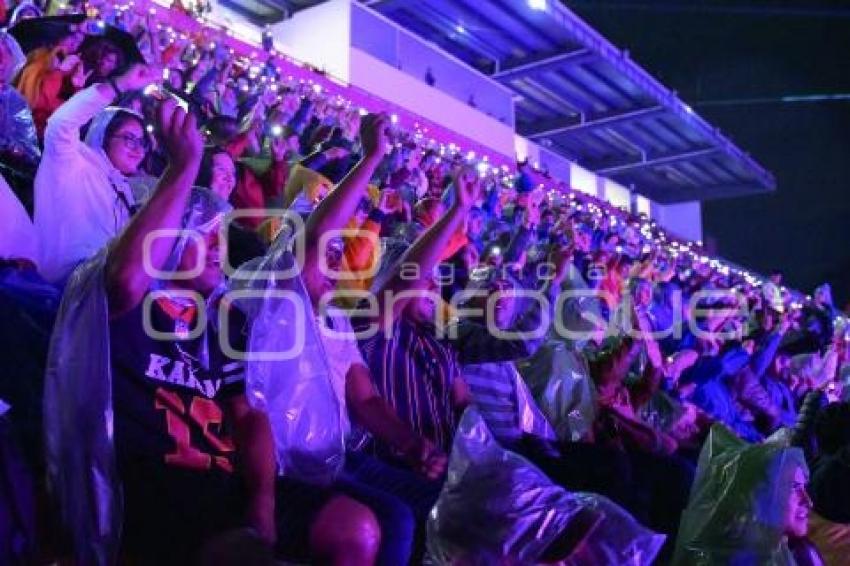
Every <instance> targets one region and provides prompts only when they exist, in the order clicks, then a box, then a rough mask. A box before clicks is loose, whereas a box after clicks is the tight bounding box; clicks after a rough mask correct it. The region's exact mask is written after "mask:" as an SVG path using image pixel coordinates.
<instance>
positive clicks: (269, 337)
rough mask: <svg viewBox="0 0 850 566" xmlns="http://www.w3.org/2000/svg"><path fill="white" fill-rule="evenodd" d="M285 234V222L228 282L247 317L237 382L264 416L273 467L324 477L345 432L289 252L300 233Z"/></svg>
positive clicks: (337, 462)
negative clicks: (245, 353) (241, 378)
mask: <svg viewBox="0 0 850 566" xmlns="http://www.w3.org/2000/svg"><path fill="white" fill-rule="evenodd" d="M292 234H293V230H292V229H291V227H290V226H286V227H285V228H284V230H283V232H281V234H280V235H279V236H278V237H277V239H276V240H275V241H274V242H273V243H272V245H271V247H270V248H269V251H268V252H267V253H266V255H265V256H263V257H261V258H257V259H255V260H252V261H250V262H248V263H246V264H245V265H243V266H242V267H240V268H239V269H238V270H237V272H236V273H235V274H234V275H233V277H232V278H231V288H232V289H233V290H234V291H236V292H237V293H245V294H246V295H247V294H250V298H247V297H243V298H242V299H239V298H237V299H236V300H235V301H234V302H235V304H236V305H237V307H239V308H240V309H241V310H243V311H244V312H245V313H246V314H247V315H248V317H249V318H250V319H251V333H250V337H249V339H248V350H249V352H251V356H252V360H249V361H248V362H247V363H246V364H245V386H246V390H247V395H248V400H249V401H250V402H251V404H252V405H253V406H255V407H257V408H259V409H262V410H263V411H265V412H266V414H268V416H269V421H270V422H271V428H272V432H273V434H274V439H275V446H276V450H277V458H278V464H279V466H280V471H281V473H282V474H283V475H285V476H287V477H291V478H295V479H299V480H301V481H305V482H309V483H314V484H324V485H326V484H329V483H331V482H332V481H333V480H334V478H335V477H336V476H337V474H338V473H339V472H340V471H341V470H342V466H343V463H344V461H345V432H344V428H343V423H342V422H341V419H340V408H339V400H338V399H337V397H336V394H335V393H334V389H333V385H332V381H331V370H330V367H329V365H328V359H327V356H326V355H325V351H324V346H323V345H322V340H321V337H320V335H319V332H320V331H321V330H320V329H319V328H318V327H317V324H316V317H315V316H314V315H313V307H312V303H311V301H310V296H309V295H308V293H307V290H306V288H305V287H304V283H303V282H302V281H301V276H300V268H299V266H298V263H297V261H296V258H295V255H294V254H293V247H292V246H293V245H294V242H295V238H297V237H302V236H303V235H301V234H299V235H297V236H295V237H293V235H292ZM231 294H232V293H231ZM238 296H239V295H238V294H237V295H236V297H238Z"/></svg>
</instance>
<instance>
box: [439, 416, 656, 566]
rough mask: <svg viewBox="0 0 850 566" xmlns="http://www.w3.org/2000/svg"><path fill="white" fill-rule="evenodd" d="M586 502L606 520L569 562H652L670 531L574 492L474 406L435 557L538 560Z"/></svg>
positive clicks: (463, 427)
mask: <svg viewBox="0 0 850 566" xmlns="http://www.w3.org/2000/svg"><path fill="white" fill-rule="evenodd" d="M585 508H591V509H594V510H597V511H599V512H601V516H602V520H601V522H600V524H599V525H598V526H597V528H596V530H595V531H592V532H591V534H590V535H589V536H588V537H587V538H585V540H584V542H583V543H582V545H581V546H580V547H579V549H577V550H576V551H575V552H574V553H573V554H572V555H571V557H570V559H569V560H572V562H567V563H568V564H576V565H578V564H620V565H635V566H642V565H645V564H646V565H648V564H651V563H652V560H653V559H654V558H655V556H656V554H657V553H658V550H659V549H660V548H661V545H662V544H663V542H664V536H663V535H659V534H656V533H653V532H652V531H649V530H647V529H645V528H644V527H642V526H640V525H639V524H638V523H637V522H635V521H634V519H632V518H631V517H630V516H629V515H628V513H626V512H625V511H623V510H621V509H620V508H619V507H617V506H616V505H615V504H614V503H612V502H610V501H609V500H608V499H606V498H604V497H601V496H598V495H594V494H589V493H576V494H573V493H569V492H567V491H566V490H565V489H563V488H562V487H559V486H557V485H555V484H553V483H552V481H551V480H550V479H549V478H548V477H546V475H545V474H543V472H541V471H540V470H538V469H537V468H535V467H534V466H533V465H532V464H531V463H530V462H528V461H527V460H525V459H524V458H522V457H521V456H519V455H517V454H514V453H513V452H510V451H507V450H504V449H503V448H501V447H500V446H499V445H498V443H497V442H496V440H495V439H494V438H493V436H492V435H491V433H490V431H489V430H488V429H487V426H486V424H485V423H484V420H483V419H482V418H481V415H480V414H479V413H478V411H477V410H475V409H474V408H470V409H467V410H466V412H465V413H464V415H463V418H462V419H461V422H460V426H459V427H458V430H457V433H456V435H455V440H454V445H453V448H452V454H451V458H450V461H449V469H448V478H447V480H446V484H445V486H444V487H443V491H442V492H441V494H440V498H439V500H438V501H437V503H436V505H435V506H434V508H433V509H432V511H431V514H430V516H429V519H428V524H427V535H428V537H427V549H428V553H429V560H430V561H431V563H433V564H438V565H461V564H462V565H479V564H480V565H485V564H486V565H491V564H503V565H509V564H510V565H514V564H516V565H520V564H522V565H527V564H535V563H537V561H538V559H539V558H540V556H541V554H542V553H543V552H544V551H545V550H546V549H547V548H548V547H549V546H550V545H551V544H552V543H553V542H555V541H556V540H557V539H558V537H559V535H560V534H561V533H562V532H563V531H564V529H565V528H566V527H567V525H568V524H569V522H570V521H571V520H572V519H573V518H574V517H576V515H577V514H578V513H579V512H580V511H582V510H583V509H585Z"/></svg>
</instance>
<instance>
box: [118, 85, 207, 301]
mask: <svg viewBox="0 0 850 566" xmlns="http://www.w3.org/2000/svg"><path fill="white" fill-rule="evenodd" d="M159 129H160V132H161V135H162V139H163V142H164V145H165V148H166V150H167V152H168V156H169V159H170V162H169V164H168V168H167V169H166V170H165V173H164V174H163V176H162V178H161V179H160V181H159V184H158V185H157V188H156V190H155V191H154V193H153V196H151V198H150V200H148V202H147V203H145V206H144V207H142V209H141V210H140V211H139V212H138V213H137V214H136V215H135V216H134V217H133V219H132V220H131V221H130V223H129V224H128V225H127V228H126V229H125V230H124V232H123V233H122V234H121V235H120V236H119V237H118V238H117V240H116V241H115V242H114V243H113V244H112V245H111V247H110V249H109V255H108V256H107V260H106V290H107V296H108V299H109V313H110V316H111V317H113V318H114V317H117V316H119V315H121V314H123V313H125V312H127V311H129V310H131V309H132V308H134V307H135V306H136V305H138V304H139V302H140V301H141V300H142V299H143V298H144V295H145V293H146V292H147V290H148V288H149V287H150V284H151V275H150V274H149V273H148V272H147V271H146V269H145V264H144V241H145V238H146V237H147V236H148V234H150V233H151V232H153V231H154V230H172V231H174V235H171V236H163V237H161V238H157V239H156V240H155V241H154V243H153V245H151V246H150V258H149V265H151V266H152V267H153V268H155V269H158V270H161V269H162V268H163V267H164V265H165V262H166V261H167V260H168V256H169V255H170V254H171V250H172V248H173V247H174V243H175V240H176V238H175V236H176V233H177V231H179V230H180V229H181V228H182V220H183V213H184V211H185V210H186V205H187V203H188V201H189V195H190V193H191V190H192V185H193V184H194V181H195V177H197V175H198V168H199V167H200V164H201V156H202V155H203V139H202V138H201V134H200V132H199V131H198V127H197V123H196V121H195V117H194V116H193V115H191V114H188V115H187V114H186V113H185V112H184V111H183V110H182V109H180V108H177V107H176V104H175V103H174V101H171V100H169V101H166V102H164V103H163V104H162V106H161V107H160V109H159Z"/></svg>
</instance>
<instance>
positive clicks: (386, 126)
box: [360, 113, 391, 158]
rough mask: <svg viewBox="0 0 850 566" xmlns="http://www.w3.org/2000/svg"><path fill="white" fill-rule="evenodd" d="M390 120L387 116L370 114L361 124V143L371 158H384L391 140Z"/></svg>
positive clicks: (365, 152)
mask: <svg viewBox="0 0 850 566" xmlns="http://www.w3.org/2000/svg"><path fill="white" fill-rule="evenodd" d="M390 124H391V122H390V118H389V116H387V115H386V114H383V113H381V114H368V115H366V116H364V117H363V120H361V122H360V142H361V143H362V144H363V152H364V154H365V155H366V156H369V157H379V158H380V157H383V156H384V154H385V153H386V152H387V146H388V145H389V140H390Z"/></svg>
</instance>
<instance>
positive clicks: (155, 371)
mask: <svg viewBox="0 0 850 566" xmlns="http://www.w3.org/2000/svg"><path fill="white" fill-rule="evenodd" d="M143 308H144V302H142V304H141V305H139V306H138V307H137V308H135V309H133V310H132V311H130V312H129V313H127V314H125V315H123V316H121V317H119V318H117V319H115V320H112V321H111V322H110V349H111V358H112V403H113V411H114V425H115V447H116V454H117V459H118V464H119V468H120V469H121V471H122V477H123V476H125V472H127V474H126V475H133V473H132V471H131V470H128V468H130V467H132V468H135V469H136V470H138V469H139V468H144V469H145V470H146V471H147V472H153V473H164V474H168V473H169V472H170V471H178V470H179V471H180V473H179V474H177V475H180V476H184V475H185V472H194V473H197V474H198V475H199V476H203V477H202V478H199V479H201V480H210V481H216V480H218V481H225V482H226V481H228V480H229V478H231V477H232V476H233V470H234V455H235V452H234V445H233V440H232V437H231V432H232V427H231V423H229V422H228V418H227V411H226V410H225V407H224V405H223V402H225V401H226V400H228V399H230V398H233V397H234V396H237V395H241V394H243V393H244V391H245V381H244V367H243V364H242V363H241V362H239V361H235V360H233V359H231V358H229V357H227V356H226V355H225V354H224V353H223V352H222V351H221V348H220V346H219V339H218V332H217V331H216V328H215V327H214V325H215V324H216V323H217V321H218V313H217V312H210V313H208V315H207V321H208V322H207V325H208V326H207V331H206V334H205V335H204V334H202V335H201V336H200V337H198V338H195V339H192V340H181V339H177V338H176V337H175V338H174V339H165V340H162V339H156V338H153V337H151V336H148V334H147V333H146V332H145V329H144V326H143ZM221 308H225V307H221ZM150 309H151V316H150V320H151V326H152V327H153V329H155V330H157V331H158V332H169V333H176V332H175V330H176V329H177V328H180V327H182V328H183V329H184V330H185V329H186V328H187V327H191V326H193V325H194V324H195V320H194V316H193V310H194V309H193V308H189V309H186V308H185V307H182V306H180V305H178V304H177V303H175V302H172V301H170V300H168V299H165V298H159V299H157V300H155V301H153V302H152V303H150ZM187 325H188V326H187ZM245 333H246V330H245V318H244V316H242V315H241V313H239V311H238V310H237V309H231V311H230V324H229V336H228V338H229V343H230V344H232V346H233V348H234V349H235V350H237V351H244V347H245V342H246V336H245ZM204 338H206V342H207V345H206V348H204V344H203V342H204Z"/></svg>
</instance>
